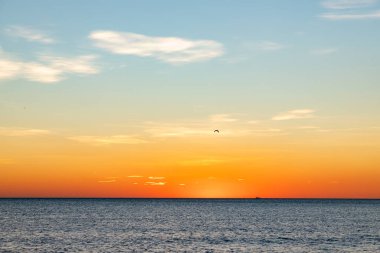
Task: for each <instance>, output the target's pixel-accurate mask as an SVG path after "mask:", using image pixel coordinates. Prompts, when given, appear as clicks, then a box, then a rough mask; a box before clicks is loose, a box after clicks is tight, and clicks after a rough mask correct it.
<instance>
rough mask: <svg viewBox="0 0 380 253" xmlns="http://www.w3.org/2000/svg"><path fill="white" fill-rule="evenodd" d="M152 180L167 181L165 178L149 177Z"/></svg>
mask: <svg viewBox="0 0 380 253" xmlns="http://www.w3.org/2000/svg"><path fill="white" fill-rule="evenodd" d="M148 179H150V180H162V179H165V177H148Z"/></svg>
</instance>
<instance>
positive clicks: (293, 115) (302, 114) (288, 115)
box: [272, 109, 315, 120]
mask: <svg viewBox="0 0 380 253" xmlns="http://www.w3.org/2000/svg"><path fill="white" fill-rule="evenodd" d="M314 112H315V111H314V110H311V109H297V110H292V111H288V112H285V113H281V114H278V115H276V116H274V117H272V120H291V119H308V118H313V117H314V115H313V113H314Z"/></svg>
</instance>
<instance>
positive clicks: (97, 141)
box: [68, 135, 147, 146]
mask: <svg viewBox="0 0 380 253" xmlns="http://www.w3.org/2000/svg"><path fill="white" fill-rule="evenodd" d="M68 139H69V140H73V141H77V142H82V143H86V144H91V145H96V146H99V145H100V146H101V145H111V144H143V143H147V141H145V140H142V139H139V138H137V137H135V136H130V135H110V136H92V135H85V136H72V137H68Z"/></svg>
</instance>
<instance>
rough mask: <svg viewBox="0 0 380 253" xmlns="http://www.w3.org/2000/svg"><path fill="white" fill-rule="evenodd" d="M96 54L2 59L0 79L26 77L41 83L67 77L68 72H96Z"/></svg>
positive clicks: (57, 80)
mask: <svg viewBox="0 0 380 253" xmlns="http://www.w3.org/2000/svg"><path fill="white" fill-rule="evenodd" d="M95 58H96V56H94V55H83V56H79V57H73V58H66V57H53V56H41V57H40V59H39V61H18V60H13V59H0V80H2V79H15V78H24V79H26V80H29V81H34V82H41V83H55V82H59V81H61V80H62V79H64V78H65V75H67V74H85V75H89V74H95V73H97V72H98V69H97V68H96V67H95V66H94V64H93V61H94V59H95Z"/></svg>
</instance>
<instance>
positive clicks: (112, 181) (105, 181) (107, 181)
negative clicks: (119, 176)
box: [98, 179, 116, 183]
mask: <svg viewBox="0 0 380 253" xmlns="http://www.w3.org/2000/svg"><path fill="white" fill-rule="evenodd" d="M115 182H116V180H115V179H109V180H99V181H98V183H115Z"/></svg>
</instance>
